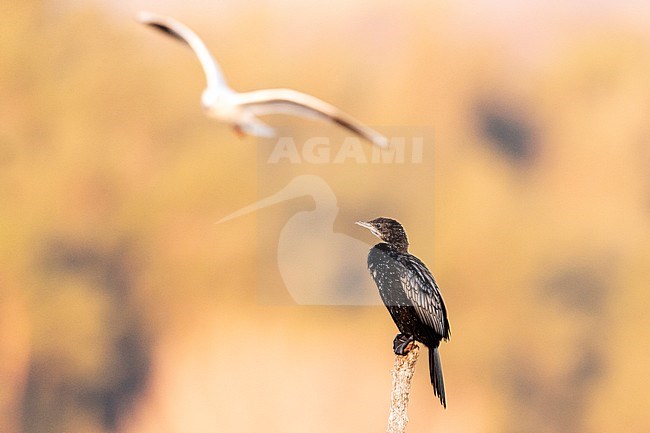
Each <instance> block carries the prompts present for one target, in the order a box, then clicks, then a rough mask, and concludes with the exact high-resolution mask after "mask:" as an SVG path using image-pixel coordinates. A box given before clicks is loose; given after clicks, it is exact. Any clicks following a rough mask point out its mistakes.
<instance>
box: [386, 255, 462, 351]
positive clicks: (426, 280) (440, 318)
mask: <svg viewBox="0 0 650 433" xmlns="http://www.w3.org/2000/svg"><path fill="white" fill-rule="evenodd" d="M398 261H399V262H400V263H401V264H402V266H404V270H403V271H402V272H400V281H401V283H402V288H403V289H404V293H406V297H407V298H408V299H409V300H410V301H411V303H412V304H413V307H414V309H415V312H416V314H417V315H418V317H419V318H420V320H422V322H423V323H426V324H427V325H429V326H430V327H432V328H433V329H434V330H435V331H436V333H437V334H438V335H440V336H442V338H444V339H445V340H446V339H448V338H449V335H450V330H449V321H448V320H447V310H446V309H445V304H444V302H443V300H442V295H441V294H440V289H439V288H438V285H437V284H436V281H435V280H434V279H433V275H431V272H430V271H429V270H428V269H427V267H426V265H425V264H424V263H422V262H421V261H420V260H419V259H418V258H417V257H415V256H409V257H404V256H401V257H399V258H398Z"/></svg>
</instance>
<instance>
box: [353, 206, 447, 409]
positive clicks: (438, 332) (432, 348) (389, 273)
mask: <svg viewBox="0 0 650 433" xmlns="http://www.w3.org/2000/svg"><path fill="white" fill-rule="evenodd" d="M357 224H359V225H360V226H362V227H366V228H368V229H369V230H370V231H371V232H372V233H373V234H374V235H376V236H377V237H379V238H380V239H381V240H382V241H384V242H381V243H379V244H377V245H375V246H374V247H373V248H371V249H370V252H369V253H368V269H369V270H370V274H371V275H372V278H373V279H374V280H375V283H376V284H377V288H378V289H379V294H380V296H381V299H382V301H383V302H384V304H385V305H386V308H387V309H388V312H389V313H390V315H391V317H392V318H393V321H394V322H395V324H396V325H397V328H398V329H399V332H400V333H401V335H398V336H397V337H396V338H395V342H394V350H395V353H398V354H403V352H404V350H405V348H406V346H407V345H408V342H410V341H412V340H417V341H419V342H421V343H423V344H424V345H426V346H427V347H428V348H429V371H430V375H431V384H432V385H433V391H434V394H435V395H437V396H438V398H439V399H440V403H442V405H443V406H444V407H447V400H446V396H445V385H444V381H443V376H442V365H441V363H440V355H439V352H438V346H439V345H440V341H441V340H447V339H449V336H450V329H449V321H448V320H447V310H446V308H445V303H444V301H443V299H442V295H441V294H440V289H439V288H438V285H437V284H436V282H435V280H434V278H433V275H431V272H430V271H429V270H428V269H427V267H426V265H425V264H424V263H422V261H421V260H420V259H418V258H417V257H415V256H414V255H412V254H409V253H408V239H407V237H406V232H405V231H404V229H403V227H402V225H401V224H400V223H399V222H397V221H395V220H393V219H390V218H376V219H374V220H372V221H367V222H363V221H360V222H358V223H357Z"/></svg>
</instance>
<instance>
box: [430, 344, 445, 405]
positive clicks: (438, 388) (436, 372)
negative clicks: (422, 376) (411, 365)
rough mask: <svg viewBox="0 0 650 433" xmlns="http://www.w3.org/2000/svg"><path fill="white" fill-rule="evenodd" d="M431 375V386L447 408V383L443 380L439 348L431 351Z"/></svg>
mask: <svg viewBox="0 0 650 433" xmlns="http://www.w3.org/2000/svg"><path fill="white" fill-rule="evenodd" d="M429 374H430V375H431V385H433V393H434V394H435V395H437V396H438V398H439V399H440V403H442V405H443V406H444V407H445V408H447V398H446V397H445V382H444V380H443V379H442V364H441V363H440V354H439V353H438V348H437V347H436V348H434V349H429Z"/></svg>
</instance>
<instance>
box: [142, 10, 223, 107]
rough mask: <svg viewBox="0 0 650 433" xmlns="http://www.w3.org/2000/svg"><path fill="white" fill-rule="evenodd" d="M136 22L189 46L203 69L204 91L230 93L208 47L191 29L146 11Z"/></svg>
mask: <svg viewBox="0 0 650 433" xmlns="http://www.w3.org/2000/svg"><path fill="white" fill-rule="evenodd" d="M138 21H140V22H141V23H143V24H147V25H149V26H151V27H154V28H156V29H158V30H160V31H162V32H163V33H166V34H168V35H170V36H172V37H174V38H176V39H178V40H179V41H181V42H183V43H185V44H187V45H189V47H190V48H191V49H192V51H194V54H196V56H197V57H198V58H199V62H201V66H202V67H203V72H204V73H205V79H206V81H207V89H206V91H210V92H211V93H215V94H218V93H224V92H225V93H230V92H232V89H230V87H228V84H226V79H225V78H224V76H223V72H222V71H221V68H220V67H219V65H218V64H217V62H216V61H215V60H214V57H212V55H211V54H210V51H209V50H208V47H206V46H205V44H204V43H203V41H202V40H201V38H199V36H198V35H197V34H196V33H194V31H192V29H190V28H189V27H187V26H186V25H185V24H183V23H181V22H180V21H177V20H175V19H173V18H170V17H165V16H162V15H157V14H154V13H152V12H147V11H140V12H139V13H138Z"/></svg>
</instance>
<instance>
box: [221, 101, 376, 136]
mask: <svg viewBox="0 0 650 433" xmlns="http://www.w3.org/2000/svg"><path fill="white" fill-rule="evenodd" d="M229 99H230V101H231V102H232V103H233V104H236V105H238V106H240V107H244V108H246V110H249V111H250V112H252V113H253V114H254V115H256V116H263V115H266V114H290V115H294V116H299V117H306V118H317V119H325V120H328V121H330V122H333V123H335V124H337V125H339V126H341V127H343V128H345V129H347V130H348V131H350V132H352V133H354V134H357V135H359V136H360V137H362V138H364V139H366V140H368V141H369V142H371V143H373V144H375V145H377V146H379V147H386V146H387V145H388V140H387V139H386V137H384V136H383V135H381V134H380V133H379V132H377V131H375V130H374V129H372V128H370V127H368V126H366V125H364V124H363V123H361V122H360V121H358V120H356V119H355V118H353V117H352V116H350V115H349V114H347V113H345V112H344V111H342V110H339V109H338V108H336V107H335V106H333V105H331V104H328V103H327V102H325V101H323V100H321V99H318V98H316V97H314V96H311V95H307V94H306V93H302V92H298V91H296V90H291V89H265V90H254V91H252V92H245V93H235V94H234V95H232V96H231V97H230V98H229Z"/></svg>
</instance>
